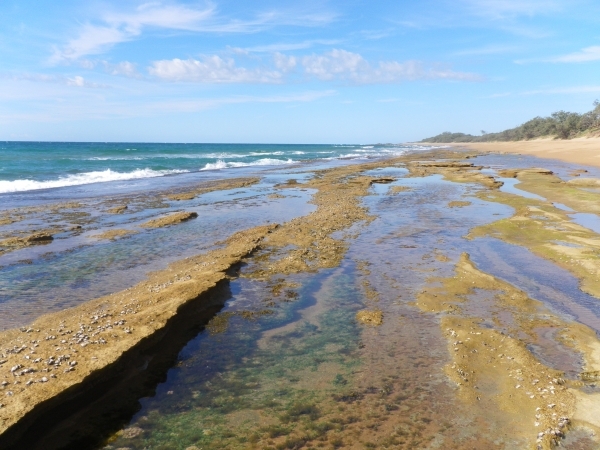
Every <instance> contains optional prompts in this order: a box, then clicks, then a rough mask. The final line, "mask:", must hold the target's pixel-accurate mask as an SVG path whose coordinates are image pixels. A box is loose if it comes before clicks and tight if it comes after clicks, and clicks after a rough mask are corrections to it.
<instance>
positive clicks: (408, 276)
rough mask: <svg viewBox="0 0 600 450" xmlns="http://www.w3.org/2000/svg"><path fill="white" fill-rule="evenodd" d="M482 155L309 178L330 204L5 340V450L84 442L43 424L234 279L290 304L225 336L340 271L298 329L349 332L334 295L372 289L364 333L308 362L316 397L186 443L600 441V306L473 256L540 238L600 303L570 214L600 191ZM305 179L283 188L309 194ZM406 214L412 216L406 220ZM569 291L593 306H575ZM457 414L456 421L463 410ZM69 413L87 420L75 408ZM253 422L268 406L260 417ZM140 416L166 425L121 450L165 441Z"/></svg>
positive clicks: (132, 432)
mask: <svg viewBox="0 0 600 450" xmlns="http://www.w3.org/2000/svg"><path fill="white" fill-rule="evenodd" d="M483 159H484V157H478V156H477V153H475V152H465V151H453V150H437V151H431V152H423V153H419V154H413V155H407V156H402V157H398V158H394V159H389V160H385V161H376V162H369V163H364V164H359V165H352V166H345V167H337V168H334V169H328V170H321V171H315V173H314V176H313V177H311V178H309V179H308V180H306V181H305V182H304V183H303V184H302V185H301V187H302V188H303V189H312V190H314V192H315V194H314V195H313V197H312V200H311V202H312V204H314V205H315V207H316V209H315V210H314V211H313V212H312V213H310V214H307V215H303V216H300V217H297V218H295V219H292V220H290V221H287V222H284V223H281V224H278V225H269V226H265V227H258V228H252V229H249V230H247V231H245V232H241V233H237V234H235V235H233V236H232V237H231V238H230V239H229V240H227V241H226V242H223V243H222V244H221V245H220V247H219V248H218V249H216V250H212V251H211V252H208V253H206V254H203V255H200V256H197V257H194V258H189V259H185V260H182V261H179V262H177V263H174V264H172V265H171V266H170V267H169V268H168V269H166V270H163V271H160V272H157V273H155V274H153V275H152V276H151V277H150V278H149V279H148V280H146V281H145V282H143V283H140V284H138V285H136V286H134V287H132V288H130V289H127V290H125V291H122V292H118V293H115V294H112V295H109V296H106V297H103V298H100V299H96V300H93V301H91V302H88V303H84V304H82V305H81V306H78V307H76V308H73V309H70V310H66V311H63V312H59V313H53V314H49V315H47V316H44V317H42V318H40V319H38V320H36V321H35V322H34V323H32V324H30V325H29V326H27V327H24V328H21V329H20V330H9V331H5V332H3V333H1V334H0V340H1V342H2V344H3V345H2V355H0V356H2V362H1V363H0V378H1V379H3V380H5V381H4V382H3V384H2V386H1V387H0V390H1V392H0V394H3V397H2V398H3V399H2V400H1V401H0V403H1V404H2V407H1V408H0V419H1V420H2V422H1V424H0V426H1V429H0V443H2V444H3V445H2V448H18V446H19V445H22V443H23V442H28V448H32V449H33V448H60V446H61V445H66V443H68V442H71V441H75V440H76V439H81V438H82V437H81V436H80V435H77V433H75V431H74V430H73V429H70V428H69V426H68V424H66V423H62V422H60V423H58V425H57V428H56V430H58V431H60V432H61V433H59V432H57V431H56V430H54V431H48V430H46V433H48V434H47V435H45V437H44V438H43V439H44V440H43V441H41V442H40V441H36V440H35V439H33V438H31V435H30V434H28V432H29V431H30V430H31V429H32V427H33V429H35V428H36V426H39V425H36V423H39V421H40V418H42V417H44V418H45V417H48V416H51V415H53V414H54V415H56V414H57V413H58V414H59V413H60V411H62V410H68V408H67V406H65V405H68V404H69V402H72V401H73V399H74V398H77V397H80V398H90V397H89V396H90V395H91V394H90V392H92V391H93V390H94V386H95V385H97V384H98V379H99V378H102V376H105V377H107V378H110V377H111V376H112V377H114V374H115V370H116V369H115V368H116V367H119V364H121V365H123V364H126V363H127V361H128V358H131V355H132V354H133V353H136V352H137V353H139V352H140V351H141V352H142V353H143V352H144V351H146V352H148V351H149V350H147V349H146V350H140V348H142V347H144V345H146V344H147V343H148V342H149V341H152V340H153V339H154V340H156V342H154V344H153V347H152V351H154V352H155V351H157V350H156V349H157V348H158V347H160V338H159V337H160V336H161V333H162V332H163V330H164V329H165V328H168V326H169V323H170V322H171V321H172V320H173V319H174V318H175V317H177V316H178V315H180V314H181V311H183V310H185V305H186V304H191V303H194V304H196V303H198V304H202V303H203V302H204V303H205V304H206V305H209V306H211V307H216V308H217V310H218V308H220V307H221V306H222V304H221V306H218V307H217V304H218V303H219V302H218V301H216V300H215V299H214V298H213V299H212V300H211V299H210V298H209V297H210V295H211V293H214V292H213V291H216V288H217V287H218V286H221V285H223V283H229V282H230V281H231V282H233V281H234V280H237V279H240V277H241V279H245V280H248V281H247V282H244V283H257V286H264V289H266V291H265V292H270V295H271V297H272V300H270V301H269V302H268V303H264V304H262V306H261V308H260V309H256V310H253V311H245V312H244V311H239V312H238V313H227V312H225V313H221V315H217V316H216V317H215V318H214V319H212V321H211V322H208V324H207V327H208V330H209V331H210V332H211V333H213V334H214V335H215V336H217V337H218V336H219V335H223V336H228V335H227V330H228V322H229V321H230V320H234V319H235V318H239V319H240V320H248V321H257V320H260V318H261V317H268V316H269V315H273V314H277V311H278V309H277V308H278V304H285V303H293V302H294V301H295V299H296V298H297V297H298V295H299V294H298V293H297V292H296V289H297V288H298V286H301V285H302V283H303V282H306V280H307V279H310V277H318V276H320V275H319V274H323V273H330V275H329V277H330V278H328V281H325V282H324V283H323V286H322V288H321V291H319V292H323V294H319V295H316V298H317V300H316V305H315V306H310V307H309V308H308V309H306V311H307V312H306V313H305V314H301V315H300V317H301V318H300V319H299V320H300V322H302V323H304V324H305V325H303V326H305V327H308V328H306V329H307V330H309V331H310V330H313V331H310V332H309V334H310V333H313V332H315V331H314V330H322V332H325V330H326V328H327V327H328V326H329V327H331V326H332V325H331V323H330V325H326V323H327V322H326V321H325V320H324V317H327V314H329V313H330V312H331V313H332V312H333V311H335V301H333V302H332V300H331V299H335V298H336V295H337V296H338V299H339V300H338V305H343V304H344V300H343V299H344V295H345V296H346V297H347V298H355V297H357V300H356V302H357V303H356V305H350V304H348V305H347V306H345V308H348V309H347V311H345V312H346V313H347V314H346V315H345V316H343V317H344V320H346V322H347V324H348V325H347V326H349V325H350V324H351V325H352V326H353V327H357V328H356V330H357V332H358V333H359V334H360V344H357V347H356V348H354V347H353V349H352V350H345V352H346V353H340V354H337V351H336V348H337V347H336V345H340V344H339V343H336V344H333V341H334V340H335V339H334V338H333V337H332V342H331V344H330V345H332V347H331V349H330V350H329V352H330V353H329V354H330V356H329V357H330V358H332V359H331V361H328V360H327V359H326V358H325V359H322V360H320V362H318V363H317V364H316V366H315V367H316V368H315V370H308V369H304V368H298V369H297V370H296V371H295V372H294V373H293V380H295V381H293V383H295V386H298V389H300V388H302V389H305V390H307V389H308V390H310V391H311V397H310V401H308V403H306V401H307V400H303V401H304V402H305V403H301V402H300V400H298V399H297V400H295V401H294V403H293V405H291V406H290V407H289V409H288V410H287V412H286V413H285V414H282V413H281V412H277V413H275V412H274V411H276V410H272V409H273V408H274V406H273V405H275V404H271V406H270V407H269V408H264V407H261V408H258V407H256V408H255V409H252V408H249V409H248V408H247V407H246V408H245V409H243V411H242V410H240V411H237V412H236V414H237V415H235V414H233V413H231V412H229V413H228V414H229V416H228V420H231V421H232V422H231V423H232V424H233V423H237V422H236V421H241V422H239V423H240V424H241V423H243V424H245V425H244V427H243V430H244V431H243V432H244V435H245V438H244V439H245V440H244V439H242V436H239V437H238V436H237V435H236V430H237V429H238V428H237V427H233V429H230V430H229V431H228V434H223V433H221V434H216V433H215V432H214V431H210V430H206V429H205V431H206V432H203V433H200V434H196V435H194V437H193V438H192V437H190V438H189V439H192V441H191V442H188V443H187V444H184V443H181V444H177V446H176V447H174V448H179V447H181V448H188V449H194V450H195V449H196V448H200V445H206V448H276V449H280V448H281V449H285V448H304V447H306V448H309V447H325V448H457V449H458V448H494V447H496V448H539V449H549V448H553V447H554V446H556V445H558V444H559V443H562V444H563V446H566V447H567V448H582V449H587V448H590V449H591V448H596V447H597V445H598V442H597V441H596V439H597V434H598V432H600V419H599V418H600V392H598V391H597V388H596V382H597V381H598V380H600V375H598V374H599V373H600V340H599V339H598V334H597V333H598V332H599V331H600V319H598V321H595V320H596V319H594V317H596V316H595V314H596V312H593V313H590V314H587V318H580V320H575V319H574V316H573V315H568V314H564V313H560V312H558V311H557V310H556V306H555V305H548V304H545V303H544V302H542V301H541V300H539V299H536V298H532V296H531V295H530V294H528V293H527V292H525V291H524V290H523V289H521V288H519V287H517V286H515V285H513V284H511V283H510V282H508V281H506V280H503V279H502V278H499V277H498V276H495V275H493V274H491V273H487V272H486V271H485V270H484V269H483V268H482V267H480V266H481V264H477V263H476V262H474V261H473V260H472V258H471V256H470V255H469V253H468V252H467V251H465V250H468V249H471V250H469V251H471V252H473V251H477V249H478V248H479V247H477V246H478V245H481V244H480V243H482V242H487V241H486V239H495V240H498V241H502V242H504V243H509V244H513V245H516V246H519V247H522V248H524V249H527V250H528V251H530V252H531V254H532V255H535V257H538V258H542V259H543V260H545V261H549V262H551V263H552V264H554V265H556V266H557V267H558V268H561V270H564V271H565V272H567V273H570V274H571V276H573V277H574V278H576V279H577V280H579V282H580V287H581V290H582V291H583V292H584V293H587V294H589V295H590V298H592V297H591V296H593V297H596V298H600V281H599V277H600V263H598V259H597V256H596V255H597V254H598V252H600V235H599V234H597V233H596V232H595V231H593V230H590V229H589V228H586V227H585V226H582V225H580V224H578V223H575V222H574V219H573V217H572V216H571V215H570V214H572V213H575V214H576V213H593V214H595V213H597V212H598V206H597V205H598V204H600V203H599V202H598V201H599V200H600V192H593V191H592V192H590V191H589V190H586V189H588V187H589V183H588V184H585V185H578V184H574V183H567V182H566V180H563V179H561V178H560V177H558V176H556V175H555V174H553V173H552V171H551V170H540V169H539V168H538V169H536V170H530V167H504V168H503V169H502V170H501V171H494V170H491V169H490V168H489V166H487V165H486V164H485V163H480V160H483ZM537 164H538V165H539V164H541V161H538V162H537ZM484 169H485V170H484ZM512 178H514V179H516V180H518V181H519V185H518V186H519V189H522V190H523V191H524V192H530V193H531V194H534V195H532V196H531V197H525V196H520V195H517V194H513V193H508V192H505V191H502V187H503V184H504V182H503V181H502V179H512ZM290 179H291V178H290ZM293 181H294V182H290V181H288V182H286V183H281V184H279V185H278V187H277V189H278V190H279V191H280V192H282V193H285V192H286V190H288V189H297V188H298V183H296V182H295V180H293ZM252 182H256V180H252ZM241 183H242V185H245V184H244V183H246V181H242V182H241ZM423 186H425V187H426V189H424V188H423ZM194 192H195V191H194ZM169 195H179V194H169ZM181 195H182V197H181V200H186V199H188V197H190V195H191V196H192V197H193V196H195V195H196V194H189V195H188V194H187V193H185V192H184V193H182V194H181ZM372 198H373V199H374V198H378V199H379V200H378V201H379V203H378V206H377V207H369V204H370V199H372ZM171 199H172V200H177V201H180V199H179V198H177V199H175V197H172V198H171ZM438 203H439V205H442V206H441V207H438V206H435V207H434V204H435V205H437V204H438ZM556 204H560V205H563V206H565V207H568V208H569V209H571V210H572V212H568V211H565V210H564V209H560V208H558V207H557V206H555V205H556ZM386 205H390V206H389V208H390V209H386V207H387V206H386ZM398 207H400V208H405V209H402V211H400V210H398V209H397V208H398ZM493 211H497V212H493ZM119 213H127V212H126V211H125V210H124V211H120V212H119ZM15 214H16V213H15ZM403 214H405V215H406V217H407V219H406V220H407V221H406V222H405V223H404V224H403V223H402V222H394V220H393V216H396V215H397V216H402V215H403ZM494 214H498V215H501V216H502V217H500V218H499V220H498V218H494V217H493V215H494ZM388 216H389V217H388ZM412 216H414V217H412ZM168 217H172V216H167V218H168ZM178 218H179V216H177V220H175V222H177V223H178V222H179V219H178ZM153 220H154V219H153ZM159 220H160V219H159ZM441 221H447V224H445V225H441ZM168 222H169V223H165V224H171V223H175V222H173V221H168ZM388 222H389V223H388ZM444 223H445V222H444ZM451 224H454V225H452V226H450V225H451ZM175 226H181V225H175ZM452 227H454V228H455V229H456V233H458V234H457V235H454V234H451V233H450V229H452ZM117 231H119V233H115V234H114V237H117V236H118V235H119V234H120V229H119V230H117ZM448 233H450V234H448ZM106 237H107V238H108V237H113V236H111V235H107V236H106ZM492 266H493V265H492ZM327 271H333V272H327ZM346 272H348V273H351V276H350V279H351V280H353V281H352V283H354V282H356V287H352V288H350V285H349V284H347V283H348V281H343V282H342V281H336V280H337V279H339V280H342V279H343V280H346V278H348V277H347V276H346V275H344V274H345V273H346ZM340 277H341V278H340ZM344 277H346V278H344ZM302 280H305V281H302ZM340 283H342V284H340ZM343 283H346V284H345V285H344V284H343ZM261 289H262V288H261ZM339 289H341V292H340V293H337V294H335V295H333V294H328V295H325V293H326V292H328V291H331V292H336V290H339ZM344 290H346V292H345V294H344ZM261 292H262V291H261ZM261 295H264V294H261ZM320 295H321V296H320ZM319 298H323V299H325V300H322V301H321V300H319ZM564 301H565V305H566V306H568V307H571V308H574V309H573V311H575V308H576V306H577V305H571V304H569V303H568V301H569V300H568V299H565V300H564ZM599 301H600V300H599ZM215 302H216V303H215ZM578 307H579V308H581V307H582V306H581V305H579V306H578ZM592 308H593V307H592ZM590 311H595V309H592V310H590ZM582 317H583V316H582ZM300 322H298V323H300ZM295 323H296V322H288V324H287V325H283V326H280V327H277V328H274V329H271V330H267V331H265V333H264V334H263V336H262V339H260V340H259V341H258V348H259V350H260V351H261V352H268V351H271V350H272V349H276V348H281V349H282V351H283V350H284V349H285V348H287V347H286V346H285V345H287V344H286V343H289V342H292V341H293V336H296V337H297V336H299V335H298V331H297V330H296V327H297V326H296V325H294V324H295ZM290 339H291V340H290ZM282 343H283V344H282ZM284 344H285V345H284ZM299 345H302V344H299ZM325 347H327V344H326V345H325ZM340 348H341V347H340ZM136 358H137V357H136ZM336 358H338V359H336ZM339 358H341V359H339ZM344 358H346V359H344ZM134 359H135V358H134ZM345 360H347V361H348V362H347V364H349V366H348V367H349V368H348V369H344V362H343V361H345ZM135 361H136V362H137V363H139V361H140V360H139V358H137V359H135ZM119 370H122V368H120V369H119ZM142 370H144V369H142ZM232 370H233V369H232ZM245 370H249V368H248V369H245ZM232 373H233V372H232ZM226 376H227V375H226V374H223V373H219V375H218V377H221V378H224V377H226ZM218 377H217V378H218ZM217 378H215V379H214V380H213V381H212V382H211V383H215V384H216V383H219V381H218V379H217ZM253 383H255V382H250V384H249V385H250V386H255V387H253V389H256V392H257V393H255V394H253V395H254V396H256V395H259V393H260V392H261V390H262V391H264V392H265V394H266V393H267V392H269V395H271V394H270V391H267V390H268V389H269V387H268V385H266V384H265V385H264V386H259V385H255V384H253ZM246 384H248V383H246ZM209 385H210V384H209ZM217 392H218V390H217ZM299 392H300V391H299ZM167 394H168V393H167ZM169 395H170V394H169ZM207 395H208V394H207ZM211 395H216V392H215V393H214V394H213V393H211ZM302 395H304V394H302ZM95 401H100V399H98V398H97V399H95ZM230 401H233V400H230ZM448 408H452V409H453V411H455V413H456V417H452V418H450V417H447V411H448ZM209 409H210V408H209ZM69 411H70V414H73V415H74V417H77V408H71V410H69ZM252 411H253V412H252ZM277 411H278V410H277ZM148 414H150V412H149V413H148ZM251 417H258V419H256V421H255V422H256V425H252V424H253V423H255V422H254V419H251V420H250V419H249V418H251ZM144 418H145V419H144ZM142 419H144V420H148V417H147V416H143V417H142V418H140V419H139V420H140V421H141V422H139V423H138V422H136V423H135V425H131V426H129V427H128V428H126V429H124V430H122V431H120V432H119V433H117V434H115V435H113V436H112V437H111V438H110V439H109V440H108V446H107V447H106V448H117V447H118V448H124V447H125V446H129V448H144V447H146V446H147V445H149V444H148V442H146V441H144V440H143V439H146V437H145V436H146V434H148V435H150V434H151V430H150V429H149V430H148V431H146V430H145V429H144V428H143V427H144V426H145V425H144V422H143V420H142ZM65 420H66V422H68V421H69V419H65ZM71 422H73V421H72V420H71ZM319 424H321V425H319ZM248 427H249V428H248ZM319 427H320V428H319ZM240 430H241V429H240ZM249 437H251V439H250V438H249ZM27 439H29V440H27ZM148 439H151V438H150V437H148ZM194 439H195V440H194ZM569 439H570V440H569ZM101 440H102V439H101ZM92 441H93V439H92ZM193 442H197V444H194V445H192V443H193ZM200 443H202V444H200ZM86 445H90V446H89V448H93V446H92V444H86ZM94 445H97V442H96V444H94ZM115 445H116V446H117V447H115ZM569 446H571V447H569ZM81 448H86V447H85V445H84V446H83V447H81Z"/></svg>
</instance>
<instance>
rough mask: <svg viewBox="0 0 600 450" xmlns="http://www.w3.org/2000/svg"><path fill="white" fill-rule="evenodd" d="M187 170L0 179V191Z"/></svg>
mask: <svg viewBox="0 0 600 450" xmlns="http://www.w3.org/2000/svg"><path fill="white" fill-rule="evenodd" d="M185 172H189V171H188V170H152V169H137V170H134V171H133V172H114V171H112V170H110V169H107V170H102V171H96V172H83V173H78V174H74V175H67V176H65V177H60V178H58V179H56V180H48V181H35V180H14V181H5V180H0V193H6V192H22V191H32V190H35V189H49V188H57V187H63V186H77V185H81V184H91V183H102V182H106V181H119V180H134V179H137V178H153V177H162V176H165V175H171V174H176V173H185Z"/></svg>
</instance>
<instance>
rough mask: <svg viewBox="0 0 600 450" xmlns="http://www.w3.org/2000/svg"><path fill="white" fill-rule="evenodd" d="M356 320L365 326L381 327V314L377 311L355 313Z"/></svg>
mask: <svg viewBox="0 0 600 450" xmlns="http://www.w3.org/2000/svg"><path fill="white" fill-rule="evenodd" d="M356 320H358V321H359V322H360V323H364V324H366V325H375V326H377V325H381V324H382V323H383V312H381V311H379V310H374V311H368V310H366V309H364V310H362V311H359V312H357V313H356Z"/></svg>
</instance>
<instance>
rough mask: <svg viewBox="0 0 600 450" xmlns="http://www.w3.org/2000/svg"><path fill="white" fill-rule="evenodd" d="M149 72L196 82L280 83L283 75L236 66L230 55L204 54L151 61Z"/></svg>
mask: <svg viewBox="0 0 600 450" xmlns="http://www.w3.org/2000/svg"><path fill="white" fill-rule="evenodd" d="M148 71H149V73H150V75H153V76H155V77H157V78H160V79H162V80H165V81H194V82H198V83H279V82H281V78H282V74H281V72H278V71H276V70H266V69H260V68H258V69H246V68H243V67H237V66H236V65H235V61H234V60H233V59H231V58H227V59H223V58H221V57H220V56H217V55H212V56H205V57H204V58H202V60H196V59H187V60H183V59H178V58H175V59H168V60H161V61H154V62H153V63H152V65H151V66H150V67H149V68H148Z"/></svg>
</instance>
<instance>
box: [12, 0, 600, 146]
mask: <svg viewBox="0 0 600 450" xmlns="http://www.w3.org/2000/svg"><path fill="white" fill-rule="evenodd" d="M0 17H1V18H2V21H1V23H2V24H1V25H0V140H28V141H39V140H41V141H102V142H108V141H118V142H188V143H189V142H229V143H238V142H240V143H241V142H249V143H250V142H251V143H299V144H303V143H339V144H341V143H348V144H350V143H378V142H382V143H388V142H393V143H399V142H408V141H416V140H420V139H423V138H426V137H429V136H432V135H435V134H438V133H441V132H443V131H453V132H458V131H460V132H468V133H472V134H480V133H481V132H482V131H486V132H496V131H501V130H503V129H506V128H510V127H513V126H517V125H519V124H521V123H523V122H524V121H526V120H528V119H530V118H533V117H535V116H546V115H549V114H551V113H552V112H554V111H557V110H567V111H575V112H580V113H581V112H585V111H588V110H590V109H592V108H593V106H592V103H593V102H594V100H595V99H597V98H600V2H598V1H597V0H419V1H414V0H411V1H408V0H396V1H377V0H370V1H362V0H344V1H328V0H320V1H312V0H304V1H297V0H296V1H287V0H278V1H272V0H254V1H252V2H240V1H233V0H221V1H184V0H179V1H175V0H173V1H151V2H148V1H132V0H120V1H95V0H89V1H85V2H82V1H74V0H61V1H60V2H56V1H49V0H35V1H33V0H3V1H2V2H0Z"/></svg>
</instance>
